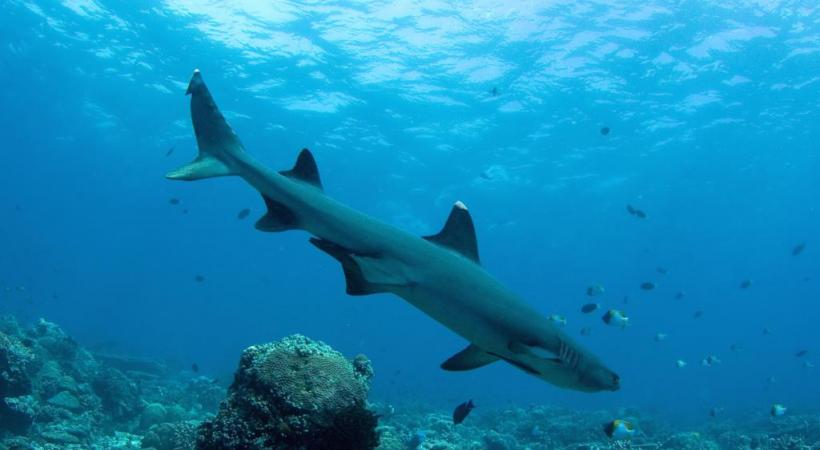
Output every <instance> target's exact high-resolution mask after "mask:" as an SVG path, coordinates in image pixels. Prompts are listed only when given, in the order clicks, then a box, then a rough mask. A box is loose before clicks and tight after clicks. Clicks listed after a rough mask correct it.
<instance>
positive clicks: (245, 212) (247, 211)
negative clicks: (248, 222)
mask: <svg viewBox="0 0 820 450" xmlns="http://www.w3.org/2000/svg"><path fill="white" fill-rule="evenodd" d="M250 213H251V210H250V209H249V208H245V209H243V210H241V211H239V213H237V214H236V218H237V219H239V220H242V219H244V218H245V217H248V216H249V215H250Z"/></svg>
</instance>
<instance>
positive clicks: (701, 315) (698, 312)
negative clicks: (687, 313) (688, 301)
mask: <svg viewBox="0 0 820 450" xmlns="http://www.w3.org/2000/svg"><path fill="white" fill-rule="evenodd" d="M692 317H694V318H695V319H700V318H701V317H703V311H701V310H697V311H695V314H693V315H692Z"/></svg>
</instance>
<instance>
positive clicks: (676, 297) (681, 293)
mask: <svg viewBox="0 0 820 450" xmlns="http://www.w3.org/2000/svg"><path fill="white" fill-rule="evenodd" d="M685 296H686V292H683V291H680V292H678V293H677V294H675V300H680V299H682V298H683V297H685Z"/></svg>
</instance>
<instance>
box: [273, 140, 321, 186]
mask: <svg viewBox="0 0 820 450" xmlns="http://www.w3.org/2000/svg"><path fill="white" fill-rule="evenodd" d="M279 173H281V174H282V175H284V176H286V177H289V178H294V179H297V180H300V181H304V182H305V183H309V184H312V185H313V186H315V187H317V188H319V189H322V181H321V180H320V179H319V168H318V167H317V166H316V160H315V159H314V158H313V154H312V153H310V150H308V149H306V148H303V149H302V151H301V152H299V156H298V157H297V158H296V164H294V165H293V168H292V169H290V170H283V171H281V172H279Z"/></svg>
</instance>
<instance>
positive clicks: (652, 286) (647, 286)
mask: <svg viewBox="0 0 820 450" xmlns="http://www.w3.org/2000/svg"><path fill="white" fill-rule="evenodd" d="M641 289H643V290H644V291H651V290H652V289H655V283H653V282H651V281H644V282H643V283H641Z"/></svg>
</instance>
